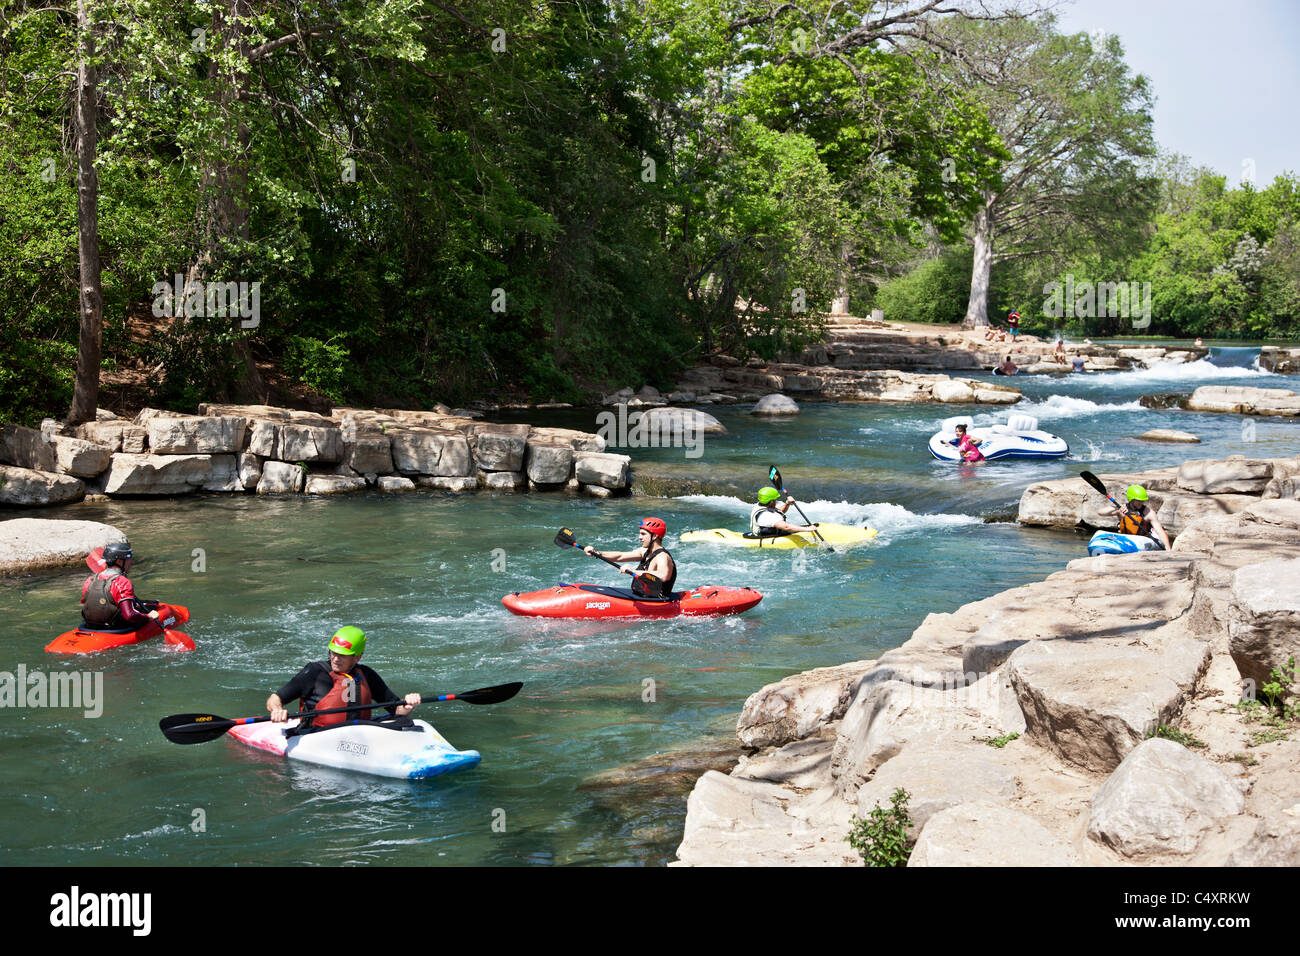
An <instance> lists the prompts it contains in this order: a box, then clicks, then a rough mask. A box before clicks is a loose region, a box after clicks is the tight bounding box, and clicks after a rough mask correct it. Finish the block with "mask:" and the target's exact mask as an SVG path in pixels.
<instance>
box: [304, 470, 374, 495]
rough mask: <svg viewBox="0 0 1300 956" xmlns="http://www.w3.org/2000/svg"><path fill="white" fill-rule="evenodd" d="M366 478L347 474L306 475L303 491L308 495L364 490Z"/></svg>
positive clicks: (343, 493) (338, 493) (337, 493)
mask: <svg viewBox="0 0 1300 956" xmlns="http://www.w3.org/2000/svg"><path fill="white" fill-rule="evenodd" d="M365 489H366V479H364V478H352V477H349V476H347V475H308V476H307V483H306V485H305V487H304V489H303V490H304V491H305V492H306V493H307V494H309V495H347V494H352V493H353V492H356V491H365Z"/></svg>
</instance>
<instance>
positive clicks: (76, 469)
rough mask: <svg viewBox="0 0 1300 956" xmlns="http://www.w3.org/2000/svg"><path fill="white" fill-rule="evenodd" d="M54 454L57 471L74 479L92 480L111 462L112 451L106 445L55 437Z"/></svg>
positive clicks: (60, 436) (62, 436)
mask: <svg viewBox="0 0 1300 956" xmlns="http://www.w3.org/2000/svg"><path fill="white" fill-rule="evenodd" d="M54 452H55V455H56V456H57V458H58V463H59V471H61V472H63V473H64V474H65V475H72V476H73V477H76V478H94V477H95V476H96V475H98V474H99V473H100V472H102V471H104V470H105V469H106V468H107V467H108V466H109V464H110V463H111V462H112V460H113V450H112V449H111V448H109V447H107V446H106V445H97V444H95V443H94V442H90V441H86V440H85V439H82V438H69V437H68V436H66V435H57V436H55V439H54Z"/></svg>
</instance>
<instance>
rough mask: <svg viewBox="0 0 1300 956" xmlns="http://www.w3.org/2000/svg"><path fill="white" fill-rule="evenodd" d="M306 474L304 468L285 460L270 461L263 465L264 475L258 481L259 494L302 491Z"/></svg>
mask: <svg viewBox="0 0 1300 956" xmlns="http://www.w3.org/2000/svg"><path fill="white" fill-rule="evenodd" d="M305 480H306V476H305V475H304V473H303V470H302V468H300V467H298V466H297V465H291V464H289V463H288V462H284V461H268V462H265V463H264V464H263V465H262V477H261V480H259V481H258V483H257V493H258V494H259V495H286V494H296V493H297V492H300V491H302V488H303V483H304V481H305Z"/></svg>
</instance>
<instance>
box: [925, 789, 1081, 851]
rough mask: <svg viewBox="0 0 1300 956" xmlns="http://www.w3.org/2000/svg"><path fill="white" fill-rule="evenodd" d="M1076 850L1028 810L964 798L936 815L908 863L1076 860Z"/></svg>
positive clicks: (927, 824) (928, 824)
mask: <svg viewBox="0 0 1300 956" xmlns="http://www.w3.org/2000/svg"><path fill="white" fill-rule="evenodd" d="M1078 863H1079V860H1078V857H1077V855H1076V854H1075V852H1074V850H1072V849H1071V848H1070V846H1069V845H1068V844H1067V843H1066V842H1065V841H1064V840H1063V839H1061V838H1060V837H1058V836H1057V835H1056V834H1054V833H1052V832H1051V831H1049V830H1048V829H1047V828H1046V827H1044V826H1043V825H1042V824H1041V823H1039V822H1038V821H1037V820H1035V819H1034V818H1033V817H1031V816H1029V815H1028V814H1026V813H1020V812H1019V811H1016V810H1010V809H1008V808H1006V807H999V806H994V805H992V804H988V803H962V804H958V805H957V806H955V807H949V808H948V809H946V810H941V811H940V812H938V813H936V814H935V815H934V816H932V817H931V818H930V820H929V822H928V823H926V825H925V828H924V829H923V830H921V835H920V837H918V838H917V841H916V846H915V847H913V849H912V855H911V857H909V858H908V861H907V865H908V866H909V867H913V866H1053V867H1055V866H1077V865H1078Z"/></svg>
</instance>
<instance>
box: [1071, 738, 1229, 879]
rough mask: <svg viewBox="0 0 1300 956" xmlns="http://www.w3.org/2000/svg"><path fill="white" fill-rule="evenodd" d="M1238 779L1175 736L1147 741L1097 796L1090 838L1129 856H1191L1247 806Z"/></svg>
mask: <svg viewBox="0 0 1300 956" xmlns="http://www.w3.org/2000/svg"><path fill="white" fill-rule="evenodd" d="M1245 805H1246V801H1245V797H1243V796H1242V793H1241V789H1240V788H1239V787H1238V786H1237V783H1236V781H1235V780H1234V779H1233V778H1232V777H1231V776H1230V775H1229V774H1228V773H1227V772H1225V771H1224V770H1223V769H1221V768H1220V767H1217V766H1215V765H1214V764H1212V763H1210V762H1209V761H1208V760H1205V759H1204V758H1203V757H1199V756H1197V755H1196V754H1194V753H1192V752H1191V751H1190V750H1188V749H1187V748H1186V747H1184V746H1183V745H1182V744H1176V743H1174V742H1173V741H1172V740H1162V739H1160V738H1158V737H1157V738H1152V739H1150V740H1146V741H1143V742H1142V743H1141V744H1139V745H1138V746H1137V747H1135V748H1134V749H1133V751H1132V752H1131V753H1129V754H1128V756H1126V757H1125V758H1124V761H1123V762H1122V763H1121V764H1120V765H1119V766H1118V767H1117V768H1116V770H1115V772H1114V773H1112V774H1111V775H1110V777H1109V778H1108V779H1107V780H1106V782H1105V783H1104V784H1102V785H1101V787H1100V788H1099V789H1098V790H1097V793H1096V794H1095V795H1094V796H1093V798H1092V805H1091V808H1090V810H1089V814H1088V838H1089V839H1091V840H1095V841H1097V842H1098V843H1101V844H1103V845H1105V846H1108V847H1110V848H1111V849H1113V850H1115V851H1116V852H1117V853H1119V854H1121V855H1123V856H1126V857H1140V856H1146V855H1179V854H1189V853H1192V852H1194V851H1195V850H1196V848H1197V846H1198V845H1199V843H1200V841H1201V838H1202V836H1203V835H1204V833H1205V832H1206V831H1207V830H1209V829H1210V828H1211V827H1214V826H1216V825H1218V824H1219V823H1221V822H1224V821H1225V820H1226V819H1227V818H1228V817H1232V816H1235V815H1237V814H1239V813H1241V812H1242V810H1244V809H1245Z"/></svg>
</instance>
